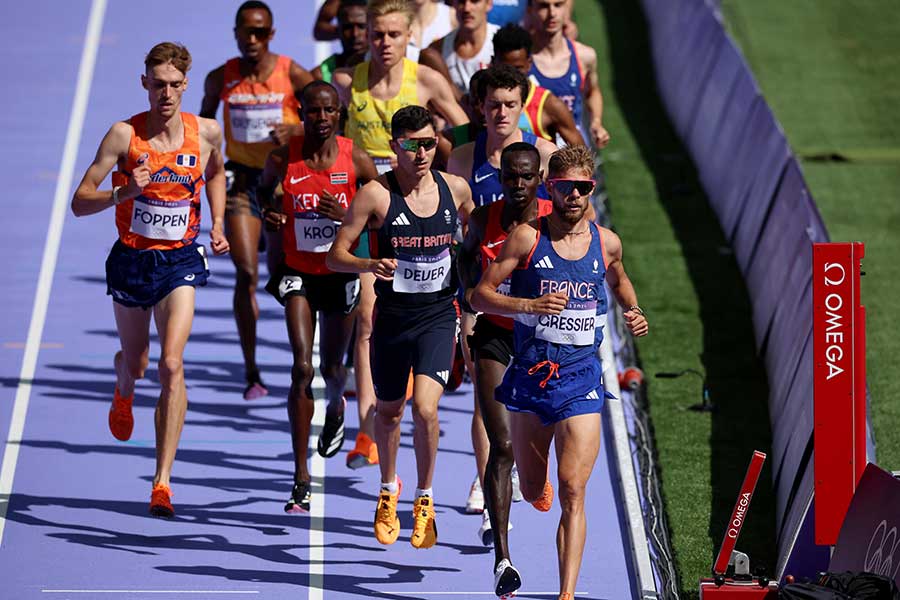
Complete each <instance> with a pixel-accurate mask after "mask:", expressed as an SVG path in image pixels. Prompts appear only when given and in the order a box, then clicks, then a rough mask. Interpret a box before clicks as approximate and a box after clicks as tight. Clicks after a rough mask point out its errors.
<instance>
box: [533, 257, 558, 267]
mask: <svg viewBox="0 0 900 600" xmlns="http://www.w3.org/2000/svg"><path fill="white" fill-rule="evenodd" d="M534 268H535V269H552V268H553V263H552V262H550V257H549V256H545V257H544V258H542V259H541V260H539V261H537V263H536V264H535V265H534Z"/></svg>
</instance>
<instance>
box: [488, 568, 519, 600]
mask: <svg viewBox="0 0 900 600" xmlns="http://www.w3.org/2000/svg"><path fill="white" fill-rule="evenodd" d="M520 587H522V576H521V575H519V571H518V570H517V569H516V568H515V567H514V566H512V563H510V562H509V559H506V558H504V559H503V560H501V561H500V564H498V565H497V568H496V569H494V593H495V594H497V596H498V597H499V598H500V600H507V599H508V598H512V597H514V596H515V595H516V590H518V589H519V588H520Z"/></svg>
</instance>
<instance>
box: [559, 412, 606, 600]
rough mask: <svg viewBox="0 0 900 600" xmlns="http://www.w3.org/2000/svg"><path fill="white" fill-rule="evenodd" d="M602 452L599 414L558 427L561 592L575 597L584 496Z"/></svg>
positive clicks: (585, 528)
mask: <svg viewBox="0 0 900 600" xmlns="http://www.w3.org/2000/svg"><path fill="white" fill-rule="evenodd" d="M599 451H600V414H599V413H589V414H583V415H577V416H574V417H570V418H568V419H565V420H563V421H560V422H559V423H557V424H556V458H557V461H558V462H559V465H558V468H557V475H558V477H559V503H560V506H561V507H562V516H561V517H560V519H559V529H558V530H557V532H556V547H557V550H558V552H559V591H560V594H562V593H564V592H568V593H570V594H572V595H573V596H574V594H575V584H576V582H577V581H578V571H579V569H580V568H581V556H582V553H583V552H584V540H585V535H586V532H587V527H586V522H585V515H584V496H585V489H586V487H587V482H588V479H589V478H590V476H591V471H593V469H594V462H595V461H596V460H597V454H598V452H599Z"/></svg>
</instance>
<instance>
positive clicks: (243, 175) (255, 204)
mask: <svg viewBox="0 0 900 600" xmlns="http://www.w3.org/2000/svg"><path fill="white" fill-rule="evenodd" d="M261 177H262V169H257V168H254V167H248V166H247V165H242V164H241V163H238V162H234V161H233V160H229V161H228V162H227V163H225V178H226V179H225V181H226V182H227V188H228V191H227V193H226V196H225V214H226V215H240V214H251V215H253V216H254V217H256V218H257V219H262V218H263V213H262V207H261V206H260V204H259V196H258V195H257V193H256V188H257V187H258V186H259V180H260V178H261Z"/></svg>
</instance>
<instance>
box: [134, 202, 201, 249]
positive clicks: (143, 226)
mask: <svg viewBox="0 0 900 600" xmlns="http://www.w3.org/2000/svg"><path fill="white" fill-rule="evenodd" d="M190 216H191V201H190V200H178V201H176V202H165V201H162V200H155V199H153V198H143V197H141V196H138V197H137V198H135V199H134V207H133V208H132V209H131V232H132V233H136V234H138V235H142V236H144V237H146V238H151V239H154V240H181V239H184V235H185V233H187V228H188V221H189V220H190Z"/></svg>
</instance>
